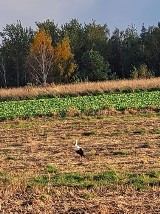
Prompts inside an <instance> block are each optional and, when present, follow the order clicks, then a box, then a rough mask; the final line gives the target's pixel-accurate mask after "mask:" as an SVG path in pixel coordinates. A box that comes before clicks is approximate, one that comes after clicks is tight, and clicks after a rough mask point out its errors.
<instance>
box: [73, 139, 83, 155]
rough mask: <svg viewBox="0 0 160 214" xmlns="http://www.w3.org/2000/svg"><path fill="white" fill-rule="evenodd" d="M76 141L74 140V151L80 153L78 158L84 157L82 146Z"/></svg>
mask: <svg viewBox="0 0 160 214" xmlns="http://www.w3.org/2000/svg"><path fill="white" fill-rule="evenodd" d="M77 143H78V142H77V140H76V143H75V151H76V153H77V154H79V155H80V158H82V157H85V156H84V152H83V150H82V148H81V147H80V146H78V145H77Z"/></svg>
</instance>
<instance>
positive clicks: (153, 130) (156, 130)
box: [149, 129, 160, 134]
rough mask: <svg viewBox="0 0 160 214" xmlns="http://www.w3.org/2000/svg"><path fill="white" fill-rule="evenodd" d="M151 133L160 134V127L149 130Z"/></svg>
mask: <svg viewBox="0 0 160 214" xmlns="http://www.w3.org/2000/svg"><path fill="white" fill-rule="evenodd" d="M149 133H151V134H160V129H152V130H150V131H149Z"/></svg>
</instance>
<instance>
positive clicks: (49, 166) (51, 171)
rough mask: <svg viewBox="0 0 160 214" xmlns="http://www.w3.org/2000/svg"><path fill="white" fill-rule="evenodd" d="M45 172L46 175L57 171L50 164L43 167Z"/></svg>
mask: <svg viewBox="0 0 160 214" xmlns="http://www.w3.org/2000/svg"><path fill="white" fill-rule="evenodd" d="M45 171H46V172H48V173H56V172H57V171H58V169H57V167H56V166H54V165H51V164H47V165H46V166H45Z"/></svg>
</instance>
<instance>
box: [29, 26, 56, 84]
mask: <svg viewBox="0 0 160 214" xmlns="http://www.w3.org/2000/svg"><path fill="white" fill-rule="evenodd" d="M53 58H54V48H53V46H52V39H51V37H50V36H49V35H48V34H47V33H46V32H45V30H44V29H43V28H42V29H40V31H39V32H38V33H37V34H36V35H35V37H34V41H33V43H32V45H31V48H30V55H29V65H30V67H31V71H30V72H31V77H32V81H33V82H34V83H36V84H44V85H45V84H46V83H47V78H48V75H49V74H50V72H51V69H52V65H53Z"/></svg>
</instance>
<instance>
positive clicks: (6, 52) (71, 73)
mask: <svg viewBox="0 0 160 214" xmlns="http://www.w3.org/2000/svg"><path fill="white" fill-rule="evenodd" d="M0 38H1V44H0V87H1V88H10V87H21V86H25V85H46V84H64V83H65V84H66V83H74V82H84V81H90V82H97V81H104V80H115V79H139V78H150V77H159V76H160V22H159V23H158V24H157V26H149V27H145V26H144V24H143V25H142V28H141V32H140V33H139V32H137V29H136V27H135V26H134V25H131V26H128V27H127V29H125V30H120V29H118V28H115V30H114V31H113V32H112V33H110V30H109V28H108V26H107V24H103V25H101V24H97V23H96V21H94V20H93V21H92V22H91V23H88V24H86V23H84V24H82V23H79V21H78V20H77V19H72V20H71V21H69V22H68V23H65V24H63V25H61V26H60V27H59V26H58V24H56V23H55V22H54V21H53V20H49V19H48V20H46V21H44V22H36V30H33V29H32V28H31V27H23V26H22V23H21V21H17V22H16V23H14V24H6V26H5V27H3V31H2V32H0Z"/></svg>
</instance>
